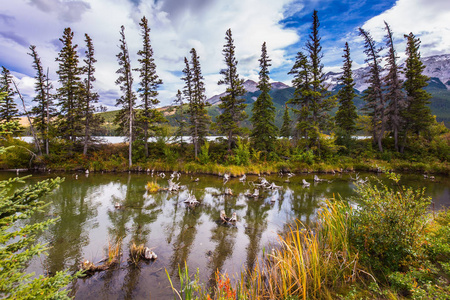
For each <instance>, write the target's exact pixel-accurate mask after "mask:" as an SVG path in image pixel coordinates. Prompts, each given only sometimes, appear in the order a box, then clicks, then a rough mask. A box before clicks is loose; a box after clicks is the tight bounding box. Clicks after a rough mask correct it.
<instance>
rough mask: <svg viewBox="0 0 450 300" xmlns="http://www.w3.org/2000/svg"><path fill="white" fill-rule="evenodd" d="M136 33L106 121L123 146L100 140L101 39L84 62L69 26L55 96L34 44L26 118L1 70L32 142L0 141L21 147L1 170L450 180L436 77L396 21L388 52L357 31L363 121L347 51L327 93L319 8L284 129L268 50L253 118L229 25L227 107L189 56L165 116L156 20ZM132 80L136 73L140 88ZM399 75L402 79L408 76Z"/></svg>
mask: <svg viewBox="0 0 450 300" xmlns="http://www.w3.org/2000/svg"><path fill="white" fill-rule="evenodd" d="M139 25H140V28H141V32H140V34H141V37H142V48H141V50H139V52H138V53H137V55H138V57H139V59H138V61H137V62H133V63H132V62H131V61H130V54H129V52H128V47H127V41H126V36H125V27H124V26H122V27H121V29H120V40H119V49H120V52H119V53H118V54H117V63H118V69H117V71H116V73H117V80H116V85H118V86H119V88H120V91H121V97H120V98H119V99H117V102H116V106H117V107H118V109H119V110H118V111H116V112H114V117H113V119H112V120H109V122H108V124H114V126H113V127H114V130H116V131H117V132H116V133H117V134H119V135H122V136H125V137H126V138H127V143H126V144H121V145H104V144H100V143H98V141H97V139H96V134H99V128H102V126H105V125H104V123H105V118H104V117H103V116H108V113H101V112H102V111H104V108H103V107H102V106H101V105H98V102H99V95H98V93H97V92H96V89H95V80H96V78H95V71H96V69H95V63H96V59H95V52H94V42H93V41H92V39H91V38H90V36H89V35H88V34H85V43H86V45H85V49H86V50H85V53H84V54H83V55H81V54H80V53H79V52H78V50H77V47H78V45H76V44H73V37H74V32H73V31H72V30H71V29H70V28H66V29H65V30H64V33H63V36H62V37H61V38H60V39H59V40H60V42H61V46H62V48H61V50H60V52H59V54H58V57H56V61H57V62H58V63H59V68H58V70H57V71H56V73H57V75H58V86H59V87H58V88H56V89H54V88H53V85H52V82H51V80H50V78H49V75H48V68H47V70H46V68H45V66H44V64H43V62H42V61H41V58H40V57H39V54H38V49H36V47H35V46H34V45H31V46H30V47H29V50H30V52H29V53H28V54H29V55H30V56H31V57H32V59H33V68H34V69H35V71H36V73H35V74H36V75H35V92H36V94H35V97H34V99H33V107H32V108H31V109H30V110H29V111H27V108H26V106H25V103H24V99H23V97H22V96H21V94H20V90H19V89H18V87H17V86H16V84H15V82H13V79H12V75H11V74H10V71H9V70H8V69H6V68H4V67H3V68H2V76H1V83H0V84H1V85H0V86H1V90H2V93H3V95H4V97H3V98H4V99H3V101H2V103H1V106H0V118H1V120H2V122H3V123H5V122H11V121H12V122H14V121H16V120H17V117H18V116H19V109H18V107H19V106H18V104H17V102H19V101H18V100H17V98H18V99H20V100H21V101H22V103H23V107H24V110H25V112H24V113H25V115H26V116H27V119H28V121H29V123H30V124H31V125H30V126H29V128H27V129H26V132H27V133H29V134H31V135H32V136H33V139H34V144H33V145H27V144H26V143H21V142H20V141H18V140H16V139H14V140H12V139H10V138H7V139H4V140H3V141H2V143H3V146H9V145H10V144H21V148H20V149H21V150H20V151H16V152H14V153H7V154H4V155H3V157H2V166H1V167H3V168H18V167H34V168H51V169H54V170H57V169H60V170H77V169H88V170H91V171H125V170H142V169H162V170H184V171H196V172H206V173H223V172H220V171H218V169H221V168H220V167H219V165H220V166H224V168H225V169H227V168H228V166H235V167H236V168H234V169H235V171H232V173H233V174H234V175H237V174H241V173H245V172H252V173H256V174H257V173H259V172H264V171H266V172H276V171H278V170H294V171H312V170H314V171H325V172H334V171H342V170H346V169H348V170H354V169H363V170H372V169H377V168H379V167H383V168H387V169H393V170H397V171H418V172H438V173H445V174H448V173H449V167H448V164H447V162H448V158H449V153H450V151H449V149H450V148H449V131H448V130H447V128H446V127H445V126H444V125H443V123H442V124H441V123H437V122H436V121H435V116H433V115H432V114H431V110H430V108H429V104H430V99H431V95H430V94H429V93H428V92H427V91H426V90H425V87H426V86H427V85H428V83H427V80H429V78H428V77H426V76H424V75H423V74H422V72H423V69H424V65H423V63H422V62H421V56H420V40H419V39H418V38H416V37H415V35H414V34H413V33H409V34H405V35H404V38H405V39H406V42H407V48H406V54H407V59H406V63H405V68H404V69H401V68H400V67H399V63H398V56H397V52H396V49H395V47H394V41H393V33H392V29H391V28H390V26H389V24H387V23H385V32H386V34H385V45H384V46H383V48H384V49H385V50H384V51H382V49H383V48H382V47H381V46H380V45H378V44H377V43H376V42H375V41H374V39H373V38H372V36H371V35H370V32H367V31H366V30H364V29H362V28H359V34H360V36H361V37H362V38H363V40H364V49H365V50H364V53H365V55H366V63H367V66H368V67H369V69H368V70H369V71H368V73H367V74H366V81H367V83H368V84H369V87H368V88H367V89H366V90H365V91H364V93H363V95H362V99H363V101H364V105H363V108H362V111H363V115H358V113H357V109H356V106H355V103H354V102H355V99H356V97H357V94H356V93H355V90H354V81H353V78H352V59H351V53H350V48H349V46H348V43H346V44H345V46H344V49H343V55H342V58H343V65H342V70H343V73H342V76H341V77H340V79H339V87H340V89H339V91H338V92H337V93H331V92H330V91H329V90H328V86H327V84H326V82H325V76H324V72H323V68H324V65H323V64H322V59H323V53H322V47H321V37H320V34H319V27H320V22H319V19H318V15H317V11H316V12H315V13H314V14H313V21H312V25H311V30H310V35H309V38H308V40H307V41H306V43H305V46H304V48H303V49H302V50H301V51H299V52H298V53H297V56H296V58H295V63H294V65H293V66H292V68H291V70H290V72H289V74H290V75H291V76H292V78H293V79H292V86H293V88H294V92H293V95H292V97H291V98H290V99H289V100H288V101H287V102H286V103H285V107H284V110H283V112H282V124H280V126H279V127H278V126H276V125H275V113H276V109H275V106H274V102H273V99H272V97H271V96H270V91H271V85H270V66H271V59H270V57H269V56H268V53H267V48H266V43H265V42H264V43H263V44H262V46H261V55H260V59H259V64H260V71H259V82H258V84H257V88H258V89H259V91H260V93H259V95H258V96H257V98H256V100H255V101H254V103H252V107H251V111H250V114H251V117H249V113H247V112H249V110H248V109H247V110H246V108H247V105H248V104H247V103H246V99H245V98H244V95H245V94H246V90H245V88H244V86H243V82H244V80H243V79H242V78H240V76H239V74H238V68H237V64H238V61H237V59H236V56H235V45H234V40H233V36H232V32H231V29H229V30H227V32H226V34H225V44H224V46H223V50H222V53H223V63H224V64H225V68H223V69H221V71H220V74H221V75H222V79H221V80H219V82H218V84H219V85H223V86H224V87H225V88H226V92H225V94H224V96H222V97H221V98H220V103H219V104H218V105H216V106H215V107H211V105H209V103H208V102H206V95H205V84H204V78H203V76H202V70H201V65H200V61H201V59H200V57H199V56H198V55H197V52H196V50H195V49H194V48H192V49H191V51H190V53H189V54H190V55H188V56H187V57H185V58H184V65H185V68H184V69H183V70H182V73H183V77H182V78H181V80H182V81H183V82H184V88H183V90H181V91H180V90H179V91H178V93H177V94H176V95H174V100H173V105H172V106H171V107H170V108H169V109H167V108H166V109H161V108H159V107H158V105H159V103H160V101H159V100H158V87H159V86H160V85H162V84H163V82H162V80H161V79H160V78H159V76H158V74H157V67H156V64H155V61H154V58H153V49H152V46H151V40H150V27H149V25H148V20H147V19H146V18H145V17H143V18H142V19H141V21H140V23H139ZM80 57H84V59H82V60H81V58H80ZM382 70H387V73H386V75H383V76H382ZM133 72H137V73H138V74H139V78H138V81H139V82H138V85H137V86H138V87H137V89H136V86H135V85H134V80H135V78H133V74H134V73H133ZM383 74H384V73H383ZM401 74H404V78H405V79H404V80H403V79H401V78H403V77H402V76H401ZM280 113H281V112H280ZM211 115H213V118H212V117H211ZM110 119H111V117H110ZM168 119H169V120H170V122H168ZM213 120H214V122H213ZM243 124H245V126H244V125H243ZM103 128H104V127H103ZM361 130H364V132H365V134H366V135H367V136H370V139H356V138H355V135H356V134H357V133H360V132H361ZM22 132H23V129H18V130H15V131H11V132H10V133H9V134H8V135H7V136H8V137H17V136H20V135H21V133H22ZM209 134H213V135H217V136H221V137H222V138H220V139H217V140H215V141H210V142H208V141H207V140H206V136H208V135H209ZM183 136H188V137H190V142H189V143H186V142H185V141H184V140H183V139H182V138H181V137H183ZM151 137H153V138H156V142H149V138H151ZM168 137H173V140H175V142H172V143H167V140H168ZM30 153H32V158H31V160H30ZM250 166H253V167H254V168H253V169H252V168H251V167H250ZM231 169H233V168H231Z"/></svg>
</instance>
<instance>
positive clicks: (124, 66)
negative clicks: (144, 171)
mask: <svg viewBox="0 0 450 300" xmlns="http://www.w3.org/2000/svg"><path fill="white" fill-rule="evenodd" d="M119 41H120V45H119V48H120V52H119V54H117V55H116V57H117V61H118V63H119V69H118V70H117V71H116V74H119V77H118V78H117V80H116V84H117V85H119V86H120V91H121V92H122V96H121V97H120V98H119V99H117V100H116V106H120V107H121V109H120V111H119V113H118V114H117V115H116V122H117V124H118V125H119V130H120V131H121V133H122V134H125V135H126V136H127V137H128V167H129V168H131V166H132V165H133V159H132V150H133V146H132V145H133V141H134V106H135V105H136V95H135V93H134V91H133V74H132V73H131V62H130V54H129V52H128V46H127V42H126V40H125V27H124V26H123V25H122V26H121V27H120V40H119Z"/></svg>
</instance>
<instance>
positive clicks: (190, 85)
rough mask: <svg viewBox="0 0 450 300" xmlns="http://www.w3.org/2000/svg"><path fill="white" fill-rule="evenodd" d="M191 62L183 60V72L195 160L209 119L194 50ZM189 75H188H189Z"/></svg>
mask: <svg viewBox="0 0 450 300" xmlns="http://www.w3.org/2000/svg"><path fill="white" fill-rule="evenodd" d="M190 53H191V62H190V65H189V62H188V60H187V59H186V58H185V64H186V68H185V69H184V70H183V73H184V74H185V77H184V80H185V83H186V87H185V95H186V94H187V95H188V99H189V103H188V111H187V113H188V115H189V133H190V135H191V137H192V143H193V144H194V155H195V158H197V156H198V152H199V150H200V146H201V145H202V144H203V143H204V142H205V136H206V134H207V133H208V128H209V123H210V118H209V117H208V114H207V111H206V96H205V84H204V82H203V75H202V71H201V67H200V61H199V56H198V55H197V52H196V50H195V49H194V48H192V49H191V51H190ZM189 73H190V74H189Z"/></svg>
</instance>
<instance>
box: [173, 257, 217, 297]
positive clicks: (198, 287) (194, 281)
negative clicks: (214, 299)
mask: <svg viewBox="0 0 450 300" xmlns="http://www.w3.org/2000/svg"><path fill="white" fill-rule="evenodd" d="M165 271H166V275H167V278H168V279H169V283H170V287H171V288H172V291H173V293H174V299H180V300H191V299H207V297H209V295H208V294H207V291H206V289H205V287H204V286H203V285H202V284H201V283H200V278H199V273H200V272H199V269H197V272H196V273H195V274H194V275H192V276H189V268H188V265H187V263H186V262H185V263H184V268H183V269H181V267H180V266H179V265H178V276H179V278H180V290H177V289H176V288H175V287H174V285H173V282H172V279H171V278H170V275H169V272H168V271H167V269H165ZM191 277H193V278H191ZM177 297H178V298H177Z"/></svg>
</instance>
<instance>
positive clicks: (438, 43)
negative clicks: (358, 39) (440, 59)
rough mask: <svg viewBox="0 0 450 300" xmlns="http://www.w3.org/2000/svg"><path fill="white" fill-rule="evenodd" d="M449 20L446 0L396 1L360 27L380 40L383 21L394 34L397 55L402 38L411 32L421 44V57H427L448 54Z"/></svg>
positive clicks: (449, 6) (402, 45) (448, 8)
mask: <svg viewBox="0 0 450 300" xmlns="http://www.w3.org/2000/svg"><path fill="white" fill-rule="evenodd" d="M449 20H450V1H448V0H433V1H427V0H398V1H397V3H396V4H395V5H394V6H393V7H392V8H391V9H389V10H387V11H385V12H384V13H382V14H380V15H378V16H376V17H374V18H372V19H370V20H369V21H367V22H366V23H365V24H364V26H363V28H364V29H367V30H369V31H370V32H371V34H372V36H373V38H374V39H375V40H377V41H381V40H382V39H383V36H384V35H385V29H384V22H383V21H386V22H387V23H388V24H389V26H390V27H391V29H392V31H393V32H394V38H395V39H396V41H397V42H398V44H399V46H398V47H397V49H398V51H399V53H400V54H401V55H403V52H404V49H405V47H406V42H405V39H404V37H403V35H404V34H409V33H410V32H412V33H413V34H414V35H415V36H416V37H419V38H420V40H421V41H422V44H421V48H420V50H421V53H422V56H429V55H435V54H444V53H449V52H450V23H449Z"/></svg>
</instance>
